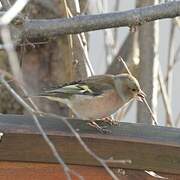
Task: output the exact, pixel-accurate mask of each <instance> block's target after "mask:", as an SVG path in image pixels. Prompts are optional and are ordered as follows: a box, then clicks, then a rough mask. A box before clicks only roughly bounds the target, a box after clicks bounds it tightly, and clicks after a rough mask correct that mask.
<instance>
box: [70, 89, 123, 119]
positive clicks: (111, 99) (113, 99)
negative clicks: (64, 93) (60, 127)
mask: <svg viewBox="0 0 180 180" xmlns="http://www.w3.org/2000/svg"><path fill="white" fill-rule="evenodd" d="M123 105H124V103H123V101H122V99H121V98H120V97H119V95H118V94H117V93H116V92H115V91H113V90H111V91H108V92H104V93H103V94H102V95H99V96H87V95H74V96H72V99H71V104H70V108H71V109H72V110H73V111H74V113H75V114H76V115H77V116H78V117H79V118H81V119H87V120H95V119H100V118H104V117H107V116H110V115H111V114H113V113H114V112H116V111H117V110H118V109H119V108H121V107H122V106H123Z"/></svg>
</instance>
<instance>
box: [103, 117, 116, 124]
mask: <svg viewBox="0 0 180 180" xmlns="http://www.w3.org/2000/svg"><path fill="white" fill-rule="evenodd" d="M102 121H104V122H106V123H108V124H110V125H118V124H119V121H116V120H114V119H113V118H111V117H105V118H103V119H102Z"/></svg>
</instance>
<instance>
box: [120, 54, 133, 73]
mask: <svg viewBox="0 0 180 180" xmlns="http://www.w3.org/2000/svg"><path fill="white" fill-rule="evenodd" d="M118 60H119V62H122V63H123V65H124V67H125V69H126V71H127V73H128V74H129V75H131V76H132V73H131V71H130V70H129V68H128V66H127V64H126V63H125V61H124V60H123V58H122V57H121V56H119V57H118Z"/></svg>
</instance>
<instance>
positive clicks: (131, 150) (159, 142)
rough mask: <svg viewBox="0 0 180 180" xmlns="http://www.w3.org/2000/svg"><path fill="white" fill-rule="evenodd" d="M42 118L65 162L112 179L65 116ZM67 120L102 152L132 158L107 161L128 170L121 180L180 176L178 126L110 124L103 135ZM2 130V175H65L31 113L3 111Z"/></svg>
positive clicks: (105, 155) (77, 121)
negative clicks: (7, 112)
mask: <svg viewBox="0 0 180 180" xmlns="http://www.w3.org/2000/svg"><path fill="white" fill-rule="evenodd" d="M39 120H40V122H41V124H42V126H43V127H44V129H45V130H46V132H47V134H48V135H49V137H50V139H51V140H52V142H53V143H54V144H55V145H56V148H57V150H58V151H59V153H60V154H61V156H62V157H63V158H64V160H65V162H66V163H67V164H69V165H70V166H72V167H73V168H74V169H77V171H78V172H80V173H82V175H84V176H85V177H86V179H88V178H89V179H90V178H92V177H91V175H92V176H96V179H98V178H99V179H101V178H102V177H104V179H110V178H109V176H108V174H107V173H106V172H105V171H104V170H103V168H101V167H99V166H100V165H99V163H98V162H97V161H96V160H94V159H93V158H92V157H91V156H90V155H89V154H88V153H87V152H86V151H85V150H84V149H83V147H82V146H81V145H80V144H79V143H78V141H77V139H76V138H75V137H74V135H73V134H72V133H71V132H70V130H69V129H68V127H67V126H66V125H65V124H64V123H63V122H61V120H59V119H55V118H42V117H40V118H39ZM68 121H69V122H70V123H71V124H72V125H73V126H74V128H75V129H77V130H78V132H79V134H80V135H81V137H82V138H83V140H84V141H85V143H86V144H87V145H88V146H89V147H90V148H91V150H93V151H94V152H96V154H97V155H99V156H100V157H102V158H104V159H108V158H110V157H113V159H115V160H123V159H125V160H126V159H130V160H131V161H132V163H131V164H121V163H111V164H109V166H110V167H112V168H113V169H114V171H115V172H120V170H119V169H125V170H126V175H125V176H122V175H120V177H121V178H120V179H132V177H133V179H139V178H140V177H141V179H151V178H152V177H150V176H148V175H147V174H145V173H144V171H142V170H152V171H155V172H158V174H161V175H163V176H166V177H171V178H172V177H173V178H175V179H180V129H177V128H167V127H154V126H148V125H143V124H130V123H120V124H119V125H118V126H111V127H108V129H110V130H111V131H112V133H111V134H107V135H102V134H100V133H99V132H97V131H96V130H95V129H93V128H91V127H89V126H88V125H87V124H86V122H84V121H81V120H74V119H69V120H68ZM0 131H2V132H3V133H4V135H3V137H2V140H1V142H0V167H1V168H0V179H3V177H7V176H10V174H12V175H13V176H14V178H15V177H16V176H17V179H23V177H24V179H26V178H27V177H29V179H30V176H27V174H31V175H32V179H33V178H34V177H36V179H37V177H41V178H43V179H44V178H45V179H46V178H47V179H48V177H49V179H50V177H52V179H55V178H56V177H61V179H63V177H64V176H63V171H62V169H60V166H59V165H57V164H55V163H56V160H55V159H54V157H53V155H52V153H51V151H50V150H49V148H48V146H47V144H46V143H45V142H44V140H43V138H42V137H41V135H40V133H39V132H38V130H37V128H36V126H35V125H34V123H33V120H32V118H31V117H30V116H17V115H0ZM15 172H16V173H15ZM9 173H10V174H9ZM8 174H9V175H8ZM142 177H143V178H142ZM5 179H6V178H5ZM15 179H16V178H15ZM39 179H40V178H39Z"/></svg>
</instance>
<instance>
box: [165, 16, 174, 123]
mask: <svg viewBox="0 0 180 180" xmlns="http://www.w3.org/2000/svg"><path fill="white" fill-rule="evenodd" d="M174 34H175V23H174V20H173V19H172V20H171V31H170V39H169V51H168V64H167V66H168V68H167V82H166V83H167V94H168V97H169V104H171V97H172V83H173V71H171V70H169V69H170V68H171V67H172V66H173V64H174V42H175V39H174ZM166 116H167V117H166V122H167V123H168V118H169V117H168V114H167V115H166Z"/></svg>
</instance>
